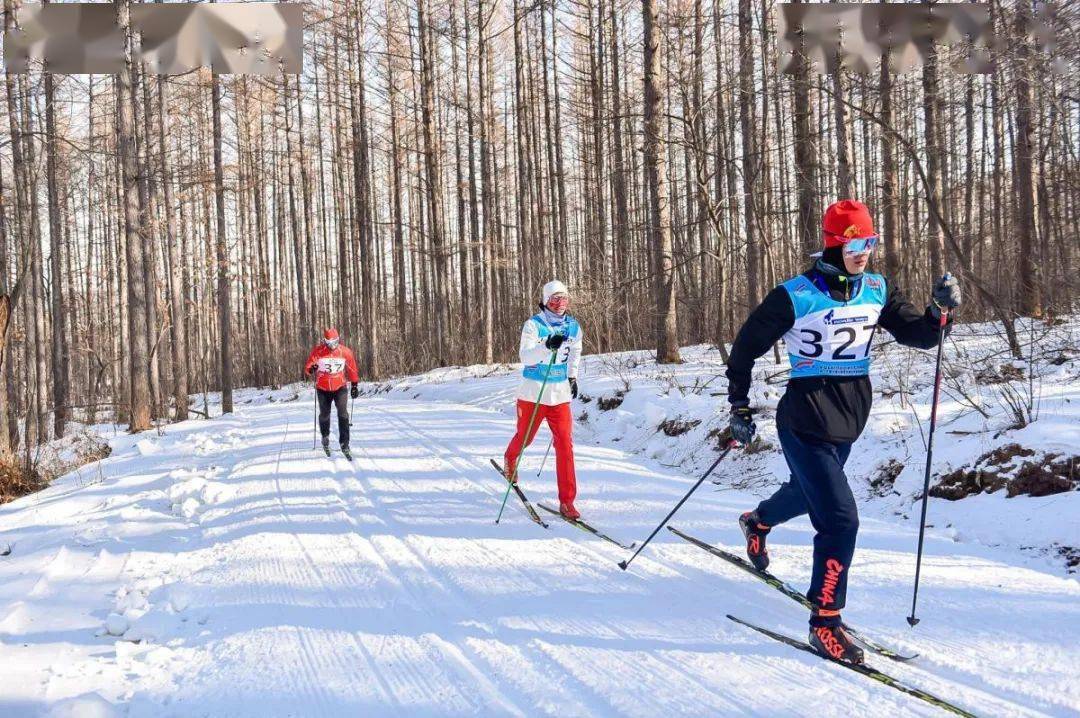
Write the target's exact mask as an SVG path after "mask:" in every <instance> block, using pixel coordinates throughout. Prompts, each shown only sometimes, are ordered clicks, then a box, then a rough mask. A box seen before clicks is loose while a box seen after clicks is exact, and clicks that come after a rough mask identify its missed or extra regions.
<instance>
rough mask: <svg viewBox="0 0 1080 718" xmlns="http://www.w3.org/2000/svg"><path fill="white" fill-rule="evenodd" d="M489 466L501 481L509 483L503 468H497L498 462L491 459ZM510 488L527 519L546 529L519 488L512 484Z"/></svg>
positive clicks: (545, 525) (546, 526)
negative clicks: (527, 516)
mask: <svg viewBox="0 0 1080 718" xmlns="http://www.w3.org/2000/svg"><path fill="white" fill-rule="evenodd" d="M491 465H492V466H494V467H495V470H496V471H498V472H499V476H501V477H502V479H503V481H506V482H507V483H510V480H509V479H507V478H506V473H505V472H503V468H502V467H501V466H499V462H498V461H495V459H491ZM510 487H511V488H512V489H513V490H514V493H515V494H517V497H518V498H519V499H521V503H522V504H523V505H524V506H525V510H526V511H528V512H529V518H530V519H532V520H533V521H535V522H536V523H538V524H540V525H541V526H543V527H544V528H548V525H547V524H546V523H544V520H543V519H542V518H540V514H538V513H536V509H534V508H533V505H532V503H530V502H529V499H528V498H526V497H525V494H524V493H523V492H522V491H521V487H520V486H518V485H517V484H514V483H510Z"/></svg>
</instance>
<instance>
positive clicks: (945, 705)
mask: <svg viewBox="0 0 1080 718" xmlns="http://www.w3.org/2000/svg"><path fill="white" fill-rule="evenodd" d="M728 618H730V619H731V620H732V621H734V622H735V623H738V624H741V625H743V626H746V627H747V628H750V629H753V630H755V631H757V632H758V633H760V634H762V635H764V636H768V637H769V638H771V639H773V640H775V641H779V642H780V643H785V644H787V645H789V646H791V647H792V648H797V649H799V650H800V651H805V652H806V653H810V654H812V655H815V656H817V657H818V658H821V659H822V660H826V661H829V662H830V663H835V664H837V665H840V666H843V667H844V668H847V669H849V670H852V671H855V672H856V673H861V674H863V675H864V676H866V677H867V678H873V679H874V680H875V681H877V682H878V683H882V684H884V685H886V686H889V687H890V688H895V689H896V690H898V691H900V692H901V693H907V694H908V695H909V696H914V697H915V698H918V699H919V700H922V701H926V702H927V703H929V704H930V705H932V706H937V707H938V708H941V709H942V710H945V711H948V712H950V713H954V714H956V715H959V716H967V718H975V715H974V714H973V713H969V712H968V711H966V710H964V709H963V708H959V707H957V706H954V705H953V704H952V703H949V702H948V701H946V700H943V699H941V698H938V697H937V696H935V695H933V694H931V693H927V692H926V691H923V690H920V689H918V688H913V687H912V686H909V685H907V684H906V683H901V682H900V681H899V680H897V679H895V678H893V677H892V676H890V675H888V674H886V673H882V672H881V671H879V670H878V669H876V668H874V667H872V666H868V665H866V664H865V663H864V664H856V663H847V662H845V661H840V660H837V659H835V658H832V657H831V656H826V655H825V654H823V653H819V652H818V651H817V650H815V649H814V647H813V646H811V645H810V644H809V643H807V642H806V641H800V640H798V639H796V638H791V637H790V636H785V635H784V634H782V633H776V632H775V631H770V630H769V629H767V628H762V627H761V626H755V625H754V624H753V623H748V622H747V621H744V620H742V619H741V618H736V617H735V616H732V615H731V614H728Z"/></svg>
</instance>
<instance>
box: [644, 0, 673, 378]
mask: <svg viewBox="0 0 1080 718" xmlns="http://www.w3.org/2000/svg"><path fill="white" fill-rule="evenodd" d="M641 17H642V24H643V26H644V32H645V38H644V39H645V55H644V62H645V172H646V175H647V177H648V183H649V237H650V241H651V243H652V246H653V252H655V254H656V264H655V270H654V271H655V272H656V274H655V277H654V280H653V285H654V291H655V293H656V361H657V363H659V364H676V363H679V362H681V361H682V358H681V357H680V356H679V326H678V317H677V314H676V304H675V276H676V272H675V258H674V256H673V252H674V250H673V247H672V241H671V218H670V208H669V207H668V195H667V177H666V174H665V168H664V165H665V158H664V155H665V152H666V150H665V146H664V120H663V104H664V97H663V94H662V91H661V89H660V88H661V86H660V82H661V78H660V37H661V32H660V28H659V18H658V10H657V3H656V0H642V2H641Z"/></svg>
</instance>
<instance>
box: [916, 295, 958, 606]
mask: <svg viewBox="0 0 1080 718" xmlns="http://www.w3.org/2000/svg"><path fill="white" fill-rule="evenodd" d="M945 276H946V277H948V276H949V275H947V274H946V275H945ZM940 311H941V321H940V323H939V324H938V345H937V363H936V365H935V367H934V399H933V403H932V404H931V405H930V435H929V436H928V437H927V438H926V474H925V475H924V476H923V494H922V515H921V516H920V517H919V549H918V553H917V555H916V558H915V588H914V591H913V592H912V594H911V615H910V616H908V617H907V622H908V624H909V625H911V626H914V625H915V624H916V623H918V622H919V619H917V618H915V604H916V602H917V601H918V600H919V572H920V570H921V569H922V552H923V537H924V536H925V534H926V504H927V502H928V501H929V499H930V462H931V459H932V457H933V455H934V427H935V426H937V408H938V397H939V396H940V395H941V348H942V346H944V344H945V324H946V322H948V321H949V311H948V310H947V309H941V310H940Z"/></svg>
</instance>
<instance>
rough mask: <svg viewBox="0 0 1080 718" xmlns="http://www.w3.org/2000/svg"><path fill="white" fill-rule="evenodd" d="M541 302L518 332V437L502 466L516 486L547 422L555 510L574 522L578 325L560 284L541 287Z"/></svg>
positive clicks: (512, 442)
mask: <svg viewBox="0 0 1080 718" xmlns="http://www.w3.org/2000/svg"><path fill="white" fill-rule="evenodd" d="M543 300H544V301H543V303H542V304H541V305H540V311H539V312H538V313H537V314H536V315H534V316H533V317H531V318H529V319H528V321H526V322H525V325H524V326H523V327H522V328H521V347H520V355H521V361H522V363H523V364H524V365H525V368H524V370H523V371H522V381H521V385H520V386H519V387H518V393H517V433H515V434H514V438H513V439H511V440H510V445H509V446H507V447H506V455H505V457H504V458H505V459H506V463H505V464H503V466H504V467H505V471H506V472H507V478H509V479H510V480H511V481H513V482H515V483H517V462H518V459H519V457H520V456H521V452H522V450H523V449H524V448H525V447H526V446H528V445H529V444H531V443H532V440H533V437H535V436H536V431H537V429H539V428H540V423H541V422H542V421H547V424H548V428H549V429H551V434H552V437H553V443H554V445H555V474H556V476H557V477H558V481H559V511H560V512H561V513H562V515H563V516H565V517H567V518H570V519H577V518H580V517H581V514H580V513H578V510H577V509H576V508H574V497H575V496H576V495H577V479H576V477H575V476H574V440H573V436H572V434H573V428H574V417H573V415H572V414H571V412H570V400H571V399H572V398H576V397H577V395H578V386H577V373H578V365H579V364H580V363H581V339H582V334H581V326H580V325H578V323H577V320H576V319H574V318H573V317H572V316H570V315H569V314H567V312H566V310H567V308H568V307H569V306H570V291H569V290H568V289H567V288H566V285H565V284H563V283H562V282H560V281H558V280H553V281H550V282H548V283H547V284H545V285H544V290H543ZM553 353H554V355H555V356H554V361H552V354H553ZM549 363H550V368H549ZM545 378H546V380H547V383H546V384H545V383H544V381H545ZM541 388H543V392H541ZM538 398H539V406H537V403H536V402H537V399H538ZM534 412H535V417H534ZM530 420H531V430H530ZM526 434H528V436H526Z"/></svg>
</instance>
